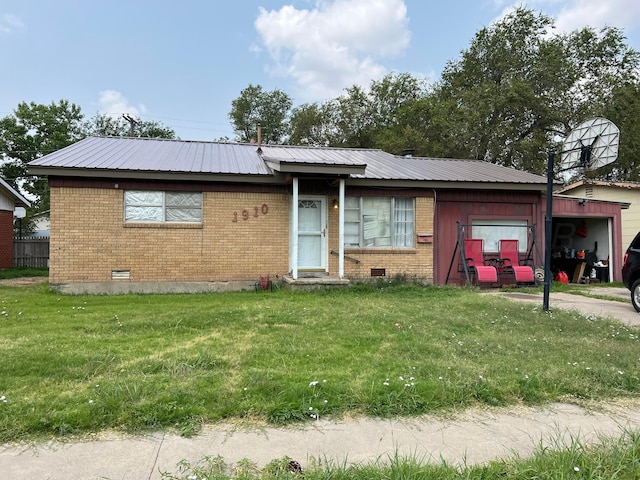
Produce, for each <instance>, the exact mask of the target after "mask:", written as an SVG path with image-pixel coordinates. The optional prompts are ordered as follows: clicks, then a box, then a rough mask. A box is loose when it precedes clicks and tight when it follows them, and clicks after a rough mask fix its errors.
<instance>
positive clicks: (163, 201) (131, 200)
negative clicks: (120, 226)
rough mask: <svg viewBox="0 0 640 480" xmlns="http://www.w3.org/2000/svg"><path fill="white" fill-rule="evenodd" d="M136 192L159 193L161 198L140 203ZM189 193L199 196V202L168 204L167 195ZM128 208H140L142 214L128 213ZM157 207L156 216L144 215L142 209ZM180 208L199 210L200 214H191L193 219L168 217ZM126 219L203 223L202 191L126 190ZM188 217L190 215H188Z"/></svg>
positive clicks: (149, 221)
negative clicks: (136, 198)
mask: <svg viewBox="0 0 640 480" xmlns="http://www.w3.org/2000/svg"><path fill="white" fill-rule="evenodd" d="M136 194H147V195H157V196H158V197H159V198H158V200H157V201H156V202H155V203H140V202H136V201H135V197H134V196H135V195H136ZM168 194H170V195H176V196H180V195H185V196H186V195H189V196H191V197H193V196H194V195H198V196H199V202H198V203H197V204H193V205H187V206H180V205H178V206H175V205H167V195H168ZM128 208H131V209H138V212H142V216H141V215H132V214H130V213H128ZM144 208H149V209H156V211H157V214H156V215H154V216H150V215H149V216H144V212H143V211H142V209H144ZM180 210H183V211H187V210H189V211H191V212H198V213H199V215H191V219H186V220H182V219H172V218H168V216H167V213H168V212H171V211H173V212H178V211H180ZM123 215H124V221H125V222H126V223H172V224H174V223H191V224H201V223H202V192H184V191H182V192H181V191H163V190H126V191H125V192H124V211H123ZM187 218H188V217H187Z"/></svg>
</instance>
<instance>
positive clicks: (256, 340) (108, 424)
mask: <svg viewBox="0 0 640 480" xmlns="http://www.w3.org/2000/svg"><path fill="white" fill-rule="evenodd" d="M0 302H1V306H2V311H1V312H0V358H1V359H2V361H1V362H0V398H1V401H0V442H7V441H12V440H22V439H31V438H38V437H43V436H51V435H63V436H64V435H70V434H83V433H88V432H95V431H100V430H102V429H107V428H114V429H121V430H125V431H141V430H148V429H160V428H177V429H179V430H180V431H182V432H183V433H184V434H190V433H193V432H195V431H197V429H198V428H199V426H200V425H201V424H202V423H203V422H214V421H217V420H222V419H227V420H235V419H245V420H247V419H248V420H252V421H253V420H255V421H267V422H271V423H272V424H285V423H290V422H296V421H306V420H309V419H311V418H314V417H317V416H318V415H320V416H323V417H324V416H327V415H328V416H342V415H344V414H346V413H349V414H355V415H360V414H361V415H376V416H396V415H417V414H422V413H428V412H438V411H447V410H452V409H459V408H464V407H467V406H470V405H474V404H488V405H510V404H516V403H520V402H526V403H541V402H546V401H554V400H566V399H606V398H613V397H621V396H622V397H624V396H632V395H633V396H635V395H637V394H638V393H639V392H640V379H639V377H638V375H639V373H638V365H639V359H640V340H639V335H640V331H638V330H637V329H633V328H630V327H626V326H623V325H622V324H617V323H612V322H610V321H601V320H597V319H594V318H592V317H589V318H585V317H584V316H581V315H579V314H571V313H565V312H560V311H556V312H554V313H553V314H546V313H544V312H542V308H541V306H532V305H529V304H522V303H515V302H511V301H509V300H507V299H504V298H499V297H497V296H494V295H486V294H482V293H479V292H477V291H475V290H469V289H462V288H439V287H428V288H423V287H417V286H411V285H400V286H393V287H382V286H381V285H378V286H355V287H351V288H348V289H341V290H327V291H314V292H293V291H289V290H284V289H283V290H278V291H274V292H261V293H255V292H238V293H224V294H201V295H194V294H186V295H122V296H66V295H60V294H56V293H53V292H50V291H49V290H48V287H47V285H46V284H42V285H35V286H30V287H10V286H0Z"/></svg>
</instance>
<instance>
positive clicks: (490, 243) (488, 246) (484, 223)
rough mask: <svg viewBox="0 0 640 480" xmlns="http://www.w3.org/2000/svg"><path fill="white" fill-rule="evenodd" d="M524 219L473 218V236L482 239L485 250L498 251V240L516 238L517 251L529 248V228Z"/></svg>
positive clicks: (524, 250)
mask: <svg viewBox="0 0 640 480" xmlns="http://www.w3.org/2000/svg"><path fill="white" fill-rule="evenodd" d="M527 225H528V224H527V221H526V220H493V219H492V220H487V219H485V220H480V219H478V220H473V221H472V222H471V226H472V235H473V238H482V239H483V240H484V251H485V252H498V251H500V240H518V251H520V252H526V251H527V249H528V248H529V240H528V239H529V229H528V228H526V227H527Z"/></svg>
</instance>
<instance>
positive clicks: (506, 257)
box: [499, 240, 536, 284]
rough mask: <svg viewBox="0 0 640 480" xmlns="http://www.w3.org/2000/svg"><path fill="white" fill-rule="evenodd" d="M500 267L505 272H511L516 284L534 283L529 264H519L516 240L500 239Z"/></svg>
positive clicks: (534, 278) (534, 279)
mask: <svg viewBox="0 0 640 480" xmlns="http://www.w3.org/2000/svg"><path fill="white" fill-rule="evenodd" d="M499 262H500V267H501V268H502V271H503V272H505V273H513V277H514V279H515V281H516V284H519V283H527V284H535V283H536V277H535V275H534V272H533V268H532V267H530V266H529V265H520V253H519V250H518V240H500V259H499Z"/></svg>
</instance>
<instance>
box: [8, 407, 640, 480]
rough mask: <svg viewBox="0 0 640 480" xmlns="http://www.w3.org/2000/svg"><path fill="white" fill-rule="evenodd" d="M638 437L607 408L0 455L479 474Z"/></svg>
mask: <svg viewBox="0 0 640 480" xmlns="http://www.w3.org/2000/svg"><path fill="white" fill-rule="evenodd" d="M637 428H640V400H637V401H628V402H626V403H625V404H624V405H622V404H619V405H615V404H607V405H605V406H599V408H598V410H597V411H587V410H585V409H583V408H580V407H578V406H575V405H566V404H554V405H551V406H547V407H545V408H528V407H527V408H525V407H519V408H516V409H509V410H474V411H469V412H465V413H462V414H456V415H453V416H448V417H446V418H444V417H442V418H441V417H436V416H426V417H421V418H419V419H411V420H374V419H361V420H353V421H341V422H331V421H323V420H321V421H318V422H314V423H313V424H310V425H307V426H305V427H304V428H282V429H280V428H263V429H257V428H252V429H243V428H237V427H233V426H231V425H218V426H209V427H205V429H204V430H203V432H201V433H200V434H199V435H197V436H196V437H194V438H190V439H187V438H182V437H180V436H177V435H173V434H168V433H167V434H165V433H157V434H153V435H148V436H144V437H122V436H117V435H106V436H105V437H104V438H100V439H97V440H93V441H84V442H79V443H60V442H49V443H46V444H38V445H33V444H30V445H15V446H4V447H1V448H0V472H2V474H1V477H2V478H3V479H4V478H6V479H11V480H22V479H24V480H27V479H28V480H34V479H38V480H40V479H47V480H69V479H74V480H89V479H91V480H94V479H101V480H103V479H110V480H141V479H148V480H150V479H160V478H161V473H160V472H162V471H164V472H172V473H178V468H177V467H176V464H177V463H178V462H179V461H181V460H187V461H189V462H192V463H195V462H197V461H199V460H200V459H202V458H203V457H204V456H206V455H209V456H217V455H220V456H222V457H223V458H224V460H225V461H226V462H227V463H228V464H232V465H233V464H235V463H236V462H238V461H239V460H242V459H243V458H248V459H249V460H251V461H253V462H256V463H257V465H258V466H264V465H265V464H266V463H268V462H269V461H271V460H273V459H276V458H282V457H283V456H285V455H286V456H289V457H291V458H293V459H294V460H297V461H298V462H300V463H301V464H302V466H303V468H304V467H305V466H306V465H308V462H309V459H310V458H311V457H314V458H317V459H321V460H324V459H330V460H334V461H336V462H343V461H347V462H349V463H370V462H374V461H376V459H380V460H387V459H388V458H390V457H392V456H394V455H395V454H396V453H397V454H399V455H400V456H405V457H410V456H414V457H416V458H418V459H420V460H424V461H431V462H435V463H439V462H441V461H442V460H443V459H444V460H446V461H447V462H450V463H451V464H458V465H463V464H464V463H466V464H468V465H470V464H477V463H482V462H487V461H490V460H493V459H499V458H512V457H513V456H514V455H516V454H517V455H520V456H528V455H530V454H531V453H532V452H534V450H535V449H536V448H538V447H540V446H541V445H546V446H551V447H552V448H559V445H560V444H561V443H565V444H567V443H570V442H571V439H575V438H579V439H580V441H581V442H583V443H589V442H597V441H599V440H600V439H602V436H603V435H605V436H614V437H618V436H620V435H621V434H622V433H623V432H624V430H625V429H637Z"/></svg>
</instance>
